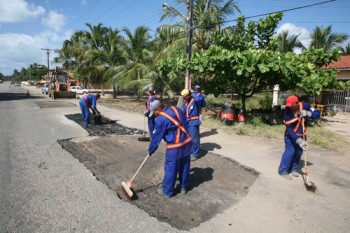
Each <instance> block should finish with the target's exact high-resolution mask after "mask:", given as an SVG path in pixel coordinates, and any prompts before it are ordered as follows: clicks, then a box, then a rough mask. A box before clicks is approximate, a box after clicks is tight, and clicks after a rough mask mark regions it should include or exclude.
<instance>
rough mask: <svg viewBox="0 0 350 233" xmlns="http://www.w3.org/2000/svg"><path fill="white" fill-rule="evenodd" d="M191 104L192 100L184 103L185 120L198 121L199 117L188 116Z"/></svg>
mask: <svg viewBox="0 0 350 233" xmlns="http://www.w3.org/2000/svg"><path fill="white" fill-rule="evenodd" d="M193 102H194V98H192V99H191V101H190V102H189V103H186V117H187V120H189V121H191V120H197V119H199V116H193V117H190V115H189V112H190V111H189V110H190V107H191V105H192V103H193Z"/></svg>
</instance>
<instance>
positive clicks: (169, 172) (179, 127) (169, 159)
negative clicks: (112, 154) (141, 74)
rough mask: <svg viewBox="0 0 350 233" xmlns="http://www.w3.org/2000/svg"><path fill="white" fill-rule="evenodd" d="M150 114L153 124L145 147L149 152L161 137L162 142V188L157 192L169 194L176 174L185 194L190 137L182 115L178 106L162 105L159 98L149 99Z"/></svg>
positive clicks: (155, 147) (152, 151)
mask: <svg viewBox="0 0 350 233" xmlns="http://www.w3.org/2000/svg"><path fill="white" fill-rule="evenodd" d="M150 115H155V116H156V124H155V128H154V132H153V137H152V138H151V142H150V145H149V147H148V153H149V155H150V156H151V155H152V154H153V153H154V152H155V151H156V150H157V148H158V145H159V143H160V142H161V141H162V139H163V140H164V141H165V142H166V152H165V163H164V179H163V183H162V188H161V189H158V190H157V192H158V194H161V195H164V196H166V197H171V196H173V195H174V187H175V183H176V178H177V175H178V176H179V182H180V187H181V193H184V194H185V193H186V192H187V189H188V178H189V174H190V165H191V159H190V154H191V147H192V139H191V137H190V135H189V134H188V132H187V126H186V116H185V115H184V113H183V112H182V111H181V109H180V108H178V107H175V106H171V107H167V108H164V107H163V106H162V104H161V103H160V102H159V100H155V101H153V102H152V103H151V105H150Z"/></svg>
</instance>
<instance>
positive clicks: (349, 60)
mask: <svg viewBox="0 0 350 233" xmlns="http://www.w3.org/2000/svg"><path fill="white" fill-rule="evenodd" d="M325 68H335V69H339V70H344V69H350V56H340V58H339V61H335V62H332V63H331V64H329V65H328V66H326V67H325Z"/></svg>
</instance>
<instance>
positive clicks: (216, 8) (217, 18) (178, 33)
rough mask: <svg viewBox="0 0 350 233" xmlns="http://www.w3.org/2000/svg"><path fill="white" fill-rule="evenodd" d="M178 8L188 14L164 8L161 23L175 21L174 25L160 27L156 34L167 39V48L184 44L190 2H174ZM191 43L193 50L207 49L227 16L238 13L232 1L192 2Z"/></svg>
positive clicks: (210, 0)
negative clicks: (182, 8)
mask: <svg viewBox="0 0 350 233" xmlns="http://www.w3.org/2000/svg"><path fill="white" fill-rule="evenodd" d="M175 2H176V4H177V5H179V6H180V7H182V6H183V7H186V9H188V12H185V13H182V12H181V11H180V10H178V9H176V8H174V7H169V6H167V5H166V6H165V7H164V11H163V15H162V17H161V21H163V20H164V19H166V18H170V19H177V20H178V21H177V23H176V24H174V25H162V26H161V27H160V28H159V29H158V32H159V33H160V35H161V36H163V37H164V38H167V42H168V48H173V49H172V50H174V49H176V48H183V47H184V46H185V44H186V35H187V30H188V28H187V26H188V16H189V10H190V4H191V3H190V2H191V0H175ZM193 3H194V5H193V27H192V29H193V43H194V45H195V49H198V50H206V49H208V48H209V46H210V44H211V42H212V38H213V36H214V35H215V34H218V33H221V32H222V30H221V27H222V24H223V22H224V20H225V19H226V17H228V16H232V15H233V13H234V12H235V11H237V12H240V10H239V8H238V6H237V3H236V2H234V0H228V1H226V2H225V1H224V0H194V1H193Z"/></svg>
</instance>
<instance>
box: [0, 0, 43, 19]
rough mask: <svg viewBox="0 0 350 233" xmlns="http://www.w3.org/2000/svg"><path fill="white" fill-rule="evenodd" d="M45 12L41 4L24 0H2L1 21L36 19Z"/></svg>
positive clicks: (0, 6)
mask: <svg viewBox="0 0 350 233" xmlns="http://www.w3.org/2000/svg"><path fill="white" fill-rule="evenodd" d="M44 13H45V9H44V8H43V7H41V6H35V5H34V4H33V3H32V4H29V3H28V2H26V1H24V0H11V1H8V0H0V23H20V22H26V21H28V20H31V19H36V18H38V17H40V16H42V15H43V14H44Z"/></svg>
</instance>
